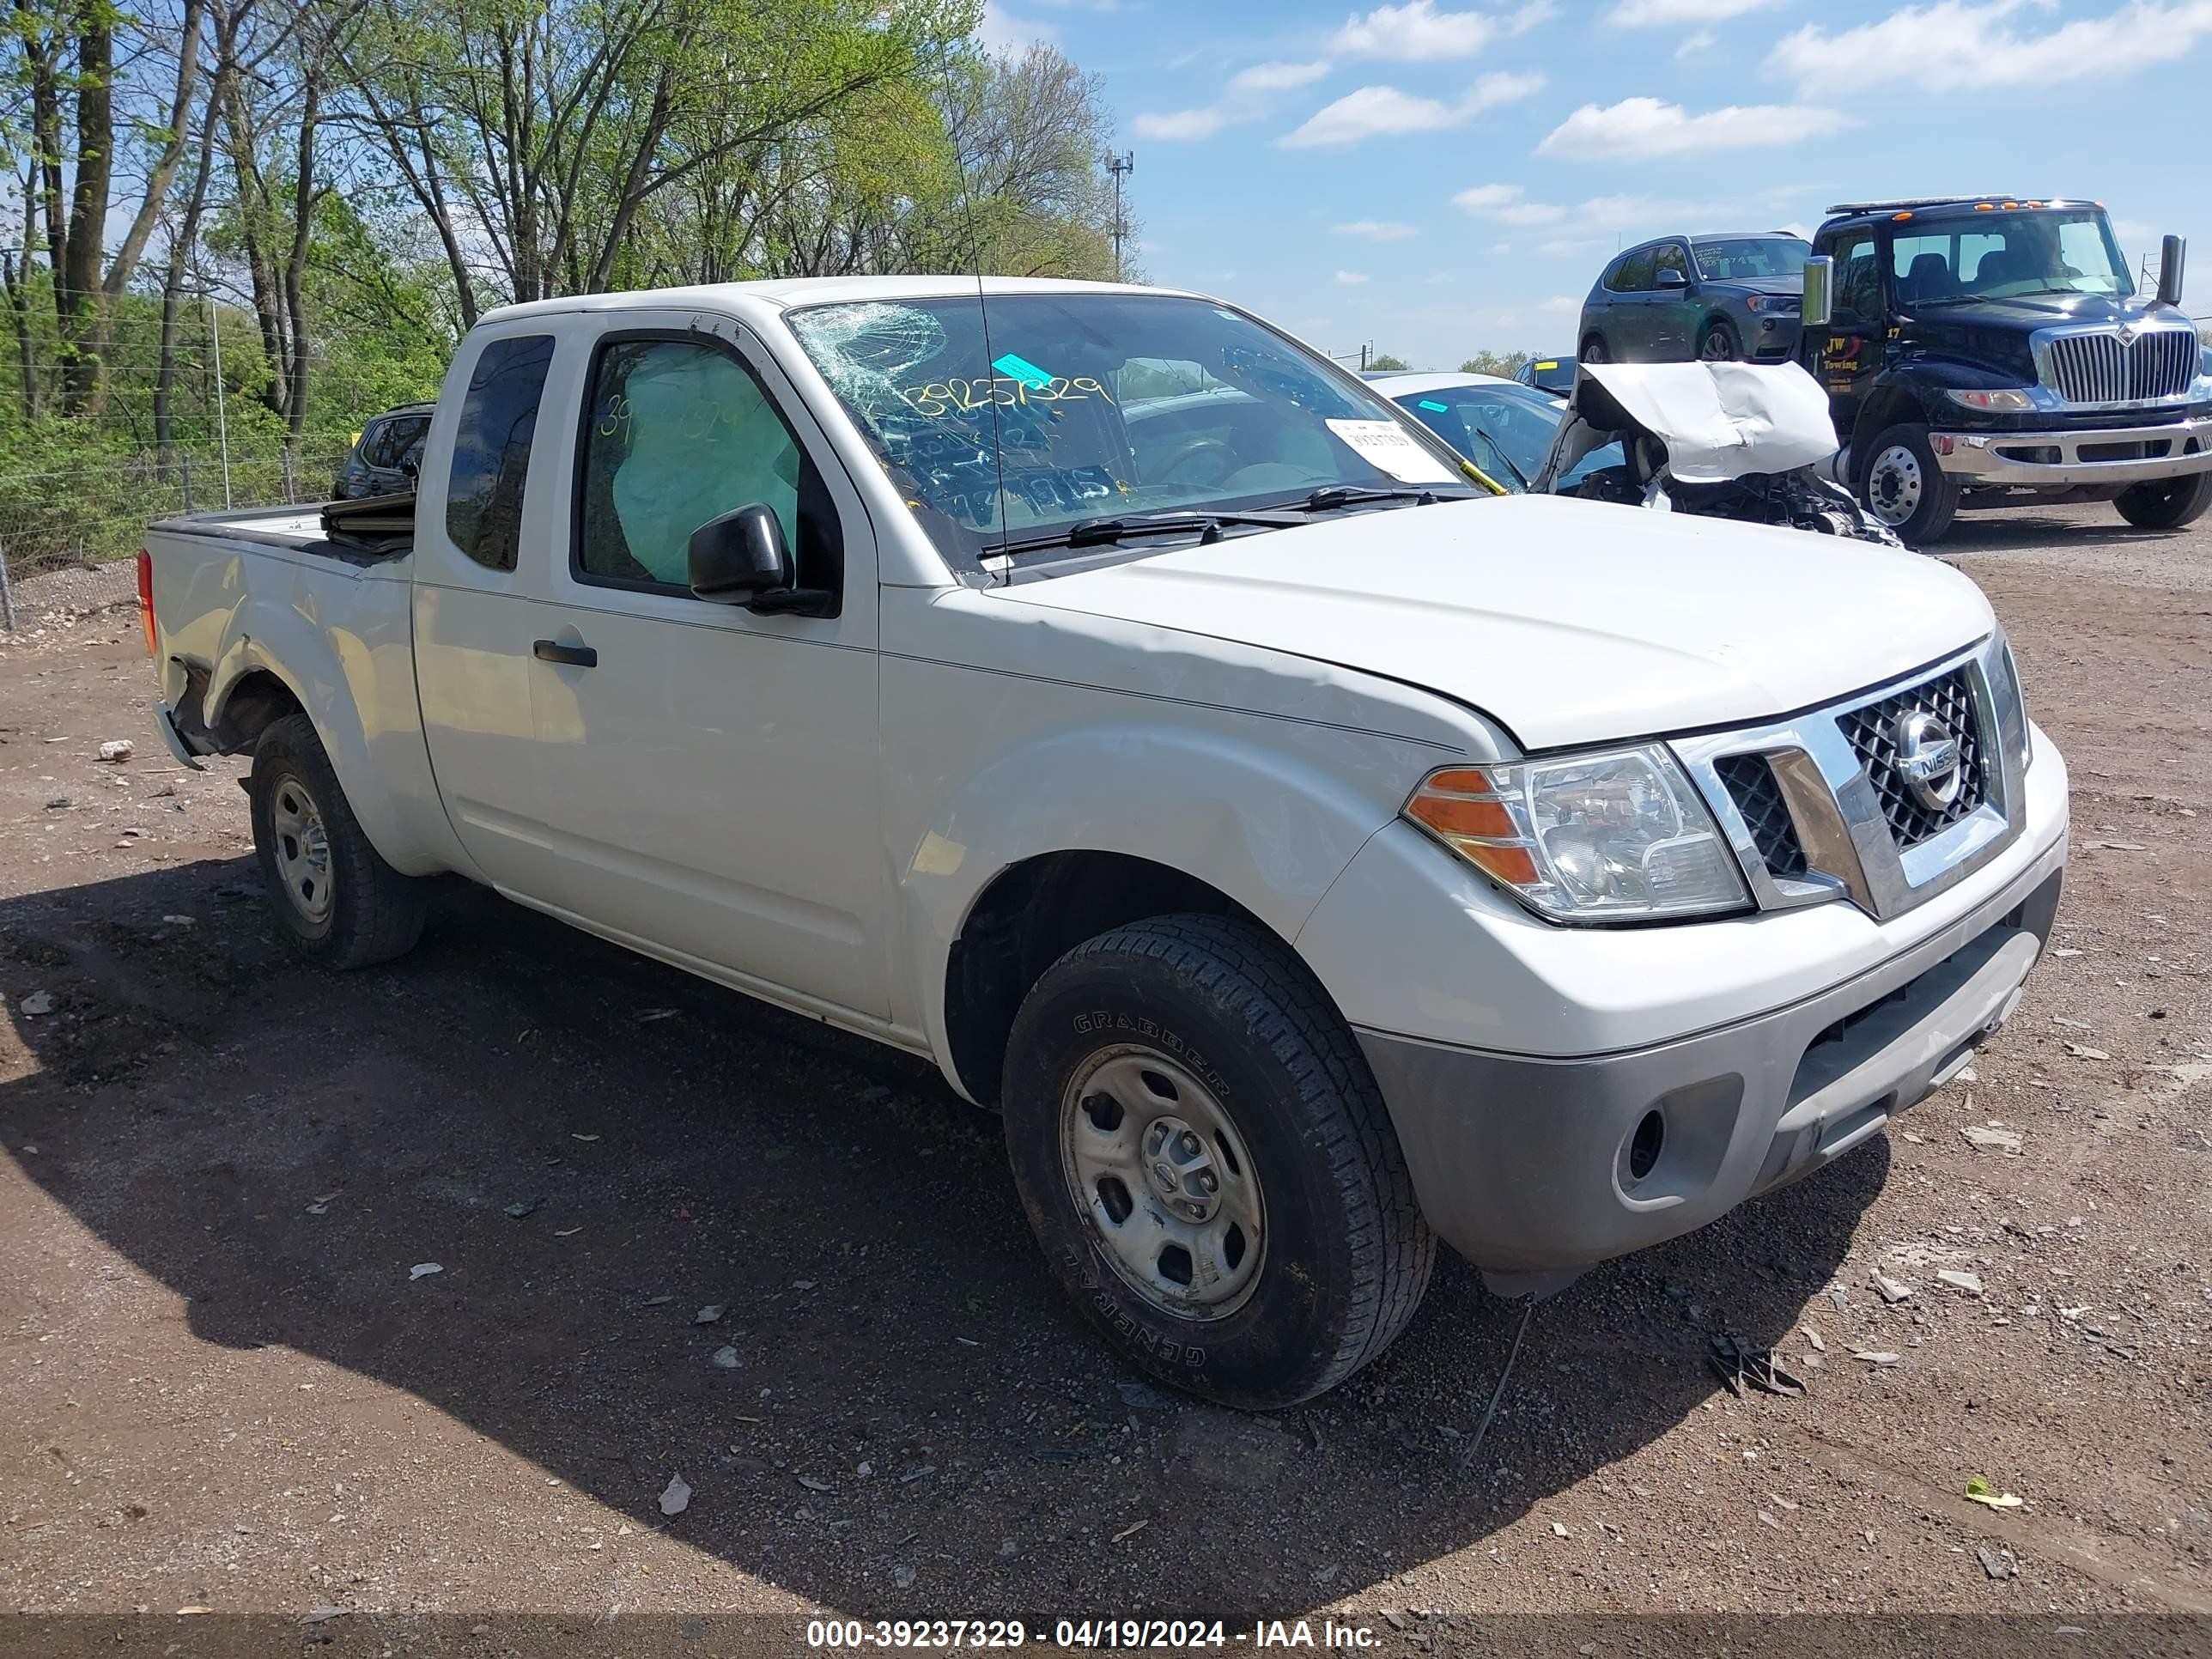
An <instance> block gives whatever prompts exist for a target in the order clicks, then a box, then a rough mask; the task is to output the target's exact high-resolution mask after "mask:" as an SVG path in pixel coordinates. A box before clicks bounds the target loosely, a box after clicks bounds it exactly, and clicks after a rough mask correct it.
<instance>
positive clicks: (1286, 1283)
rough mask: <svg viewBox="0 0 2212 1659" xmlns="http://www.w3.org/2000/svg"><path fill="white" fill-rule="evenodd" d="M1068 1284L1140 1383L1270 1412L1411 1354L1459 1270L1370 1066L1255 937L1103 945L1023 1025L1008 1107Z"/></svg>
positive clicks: (1044, 984)
mask: <svg viewBox="0 0 2212 1659" xmlns="http://www.w3.org/2000/svg"><path fill="white" fill-rule="evenodd" d="M1002 1098H1003V1102H1004V1108H1005V1117H1006V1149H1007V1152H1008V1155H1009V1157H1010V1158H1011V1159H1012V1164H1013V1173H1014V1184H1015V1187H1016V1188H1017V1190H1018V1192H1019V1194H1020V1195H1021V1200H1022V1207H1023V1209H1024V1211H1025V1212H1027V1214H1028V1217H1029V1221H1030V1227H1031V1229H1032V1230H1033V1231H1035V1232H1036V1237H1037V1242H1038V1243H1039V1244H1040V1245H1041V1246H1042V1248H1043V1249H1044V1252H1045V1256H1046V1259H1047V1261H1048V1262H1049V1264H1050V1266H1051V1268H1052V1272H1053V1274H1054V1277H1055V1278H1056V1279H1059V1280H1060V1284H1061V1285H1062V1286H1063V1288H1065V1289H1066V1291H1067V1292H1068V1293H1069V1294H1070V1295H1071V1296H1073V1297H1074V1298H1075V1300H1076V1301H1077V1303H1078V1304H1079V1305H1080V1306H1081V1307H1082V1309H1083V1310H1084V1312H1085V1314H1086V1315H1087V1316H1089V1317H1090V1318H1091V1321H1092V1322H1093V1323H1095V1324H1096V1325H1097V1327H1098V1328H1099V1329H1100V1330H1101V1332H1103V1334H1104V1335H1105V1337H1106V1339H1107V1340H1108V1341H1109V1342H1110V1343H1112V1344H1113V1345H1114V1346H1115V1347H1116V1348H1117V1349H1119V1350H1120V1351H1121V1352H1122V1353H1123V1354H1124V1355H1125V1356H1126V1357H1127V1358H1128V1359H1129V1360H1130V1361H1131V1362H1132V1363H1133V1364H1135V1365H1137V1366H1138V1367H1139V1369H1141V1370H1145V1371H1147V1372H1149V1373H1150V1374H1151V1375H1152V1376H1156V1377H1158V1378H1159V1379H1161V1380H1162V1381H1164V1382H1167V1383H1173V1384H1175V1385H1176V1386H1177V1387H1179V1388H1183V1389H1189V1390H1190V1391H1191V1392H1192V1393H1194V1394H1198V1395H1204V1396H1205V1397H1206V1398H1207V1399H1209V1400H1215V1401H1220V1402H1221V1403H1222V1404H1224V1405H1230V1406H1237V1407H1244V1408H1247V1409H1257V1410H1266V1409H1272V1408H1273V1407H1282V1406H1289V1405H1293V1404H1295V1403H1296V1402H1297V1401H1301V1400H1306V1399H1310V1398H1311V1397H1312V1396H1313V1395H1317V1394H1320V1393H1322V1391H1323V1390H1325V1389H1330V1388H1334V1386H1335V1385H1336V1384H1337V1383H1340V1382H1342V1381H1343V1380H1344V1379H1345V1378H1346V1377H1347V1376H1351V1375H1352V1372H1354V1371H1356V1370H1358V1369H1359V1368H1360V1367H1361V1366H1362V1365H1364V1364H1366V1363H1367V1362H1368V1361H1369V1360H1370V1359H1372V1358H1375V1356H1376V1355H1377V1354H1379V1353H1381V1352H1383V1349H1384V1348H1386V1347H1388V1346H1389V1345H1390V1343H1391V1342H1392V1340H1395V1338H1396V1336H1397V1335H1398V1334H1399V1332H1401V1330H1403V1329H1404V1328H1405V1326H1406V1323H1407V1321H1408V1320H1410V1319H1411V1318H1412V1317H1413V1310H1414V1309H1415V1308H1417V1307H1418V1306H1419V1304H1420V1299H1421V1293H1422V1291H1424V1290H1425V1288H1426V1286H1427V1284H1428V1279H1429V1273H1430V1269H1431V1266H1432V1265H1433V1263H1434V1261H1435V1258H1436V1240H1435V1235H1433V1234H1432V1233H1431V1232H1430V1231H1429V1229H1428V1226H1427V1224H1426V1223H1425V1222H1424V1221H1423V1220H1422V1218H1421V1214H1420V1210H1419V1205H1418V1204H1417V1203H1416V1201H1415V1200H1414V1197H1413V1182H1412V1180H1411V1178H1410V1177H1409V1176H1408V1175H1407V1171H1406V1164H1405V1158H1404V1156H1403V1154H1402V1153H1401V1152H1400V1150H1399V1146H1398V1139H1397V1135H1396V1133H1395V1132H1394V1131H1393V1129H1392V1127H1391V1125H1390V1119H1389V1112H1388V1110H1387V1109H1385V1108H1384V1106H1383V1100H1382V1097H1381V1095H1380V1093H1379V1091H1377V1090H1376V1086H1375V1079H1374V1077H1373V1074H1372V1073H1370V1071H1369V1069H1368V1066H1367V1060H1366V1057H1365V1056H1364V1054H1361V1052H1360V1050H1359V1045H1358V1042H1356V1041H1355V1040H1354V1038H1353V1036H1352V1032H1351V1030H1350V1029H1349V1028H1348V1027H1346V1024H1344V1022H1343V1019H1342V1018H1341V1017H1340V1015H1339V1014H1338V1013H1337V1012H1336V1011H1335V1010H1334V1008H1333V1007H1331V1006H1329V1004H1328V1000H1327V998H1326V996H1325V995H1324V994H1323V993H1322V989H1321V987H1320V986H1319V985H1317V984H1316V982H1315V981H1314V980H1313V977H1312V975H1310V974H1309V973H1308V972H1307V971H1306V969H1305V968H1304V964H1302V963H1300V962H1299V961H1298V960H1297V957H1294V956H1292V955H1291V953H1290V952H1289V951H1287V950H1285V948H1284V947H1283V946H1282V945H1280V944H1279V942H1277V941H1276V940H1275V939H1273V938H1271V937H1270V936H1268V935H1267V934H1266V933H1262V932H1261V931H1260V930H1259V929H1257V928H1256V927H1252V926H1250V925H1249V924H1247V923H1243V922H1239V921H1230V920H1228V919H1225V918H1223V917H1218V916H1196V915H1192V916H1168V917H1162V918H1158V919H1157V920H1154V921H1143V922H1138V923H1135V924H1133V925H1132V926H1130V927H1121V928H1116V929H1115V930H1114V931H1113V932H1111V933H1102V934H1100V935H1099V936H1098V937H1097V938H1096V939H1091V940H1090V941H1088V942H1087V943H1085V944H1083V945H1078V946H1077V947H1076V948H1075V949H1074V950H1073V951H1069V952H1068V954H1067V955H1066V956H1065V957H1061V958H1060V961H1058V962H1057V963H1054V964H1053V966H1052V967H1051V968H1050V969H1047V970H1046V972H1045V974H1044V976H1043V977H1042V979H1040V980H1039V981H1037V984H1036V988H1035V989H1033V990H1032V991H1031V992H1030V994H1029V997H1028V1000H1026V1001H1024V1003H1023V1005H1022V1010H1021V1013H1020V1016H1019V1017H1018V1019H1017V1020H1016V1021H1015V1024H1014V1030H1013V1036H1012V1042H1011V1044H1010V1046H1009V1048H1008V1051H1007V1056H1006V1080H1005V1088H1004V1090H1003V1093H1002Z"/></svg>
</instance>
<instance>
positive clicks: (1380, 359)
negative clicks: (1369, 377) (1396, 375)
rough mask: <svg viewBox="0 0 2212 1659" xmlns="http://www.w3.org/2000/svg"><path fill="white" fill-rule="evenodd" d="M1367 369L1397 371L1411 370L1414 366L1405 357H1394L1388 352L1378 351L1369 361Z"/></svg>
mask: <svg viewBox="0 0 2212 1659" xmlns="http://www.w3.org/2000/svg"><path fill="white" fill-rule="evenodd" d="M1367 367H1368V368H1382V369H1392V370H1395V369H1404V368H1412V367H1413V364H1411V363H1409V362H1407V361H1406V360H1405V359H1404V358H1403V357H1394V356H1391V355H1390V353H1389V352H1387V351H1378V352H1376V354H1375V355H1374V356H1371V357H1370V358H1369V359H1368V360H1367Z"/></svg>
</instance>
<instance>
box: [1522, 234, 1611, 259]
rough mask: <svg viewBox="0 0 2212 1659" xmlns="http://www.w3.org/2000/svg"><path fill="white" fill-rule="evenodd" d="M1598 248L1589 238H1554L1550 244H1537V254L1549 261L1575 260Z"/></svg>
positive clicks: (1596, 243)
mask: <svg viewBox="0 0 2212 1659" xmlns="http://www.w3.org/2000/svg"><path fill="white" fill-rule="evenodd" d="M1596 246H1599V244H1598V242H1597V241H1595V240H1594V239H1592V238H1590V237H1587V236H1554V237H1553V238H1552V240H1550V241H1548V242H1539V243H1537V244H1536V252H1539V253H1541V254H1542V255H1543V256H1544V257H1545V258H1547V259H1573V258H1580V257H1581V256H1582V255H1583V253H1585V252H1588V251H1589V249H1591V248H1594V247H1596Z"/></svg>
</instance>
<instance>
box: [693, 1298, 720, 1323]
mask: <svg viewBox="0 0 2212 1659" xmlns="http://www.w3.org/2000/svg"><path fill="white" fill-rule="evenodd" d="M691 1322H692V1323H693V1324H694V1325H719V1324H720V1323H721V1322H722V1304H720V1303H719V1302H709V1303H708V1304H707V1305H706V1306H705V1307H703V1308H702V1309H700V1310H699V1311H698V1312H697V1313H695V1314H693V1315H692V1316H691Z"/></svg>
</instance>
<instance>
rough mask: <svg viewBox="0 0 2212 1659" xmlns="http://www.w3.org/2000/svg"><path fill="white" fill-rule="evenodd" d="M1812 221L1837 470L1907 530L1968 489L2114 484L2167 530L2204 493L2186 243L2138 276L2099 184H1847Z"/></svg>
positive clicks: (1877, 510) (2028, 490) (2210, 398)
mask: <svg viewBox="0 0 2212 1659" xmlns="http://www.w3.org/2000/svg"><path fill="white" fill-rule="evenodd" d="M1828 211H1829V213H1830V215H1831V217H1830V218H1829V219H1828V220H1827V221H1826V222H1825V223H1824V224H1822V225H1821V227H1820V229H1819V231H1818V232H1817V233H1815V234H1814V239H1813V257H1812V258H1810V259H1808V261H1807V263H1806V273H1805V301H1804V307H1803V312H1802V315H1803V330H1802V337H1801V339H1800V342H1799V346H1798V351H1799V361H1800V362H1802V364H1803V365H1804V367H1805V368H1806V369H1807V370H1808V372H1810V373H1811V374H1813V375H1814V378H1815V379H1817V380H1819V381H1820V384H1821V385H1822V386H1825V387H1826V389H1827V392H1828V398H1829V403H1830V406H1831V409H1832V412H1833V414H1834V416H1835V422H1836V432H1837V435H1838V437H1839V438H1840V439H1841V440H1842V441H1843V444H1844V449H1843V452H1842V453H1841V455H1840V456H1839V457H1838V468H1839V482H1843V483H1848V484H1849V485H1850V487H1851V488H1852V489H1854V490H1855V491H1856V492H1857V495H1858V496H1859V499H1860V500H1861V501H1863V502H1864V503H1865V504H1866V506H1867V507H1868V508H1869V511H1871V512H1872V513H1874V514H1875V517H1877V518H1878V519H1880V520H1881V521H1882V522H1883V523H1884V524H1886V525H1887V526H1890V527H1891V528H1892V529H1893V530H1895V531H1896V532H1897V533H1898V534H1899V537H1901V538H1903V539H1904V540H1905V543H1906V544H1908V545H1911V546H1915V547H1920V546H1925V545H1927V544H1929V543H1931V542H1933V541H1935V540H1936V539H1937V538H1940V537H1941V536H1942V534H1943V532H1945V531H1946V530H1947V529H1948V528H1949V527H1950V524H1951V520H1952V515H1953V514H1954V513H1956V512H1957V511H1959V510H1960V508H1961V507H1969V508H1974V507H2015V506H2029V505H2050V504H2052V503H2056V502H2060V501H2111V502H2112V504H2113V505H2114V506H2115V507H2117V508H2118V511H2119V513H2120V516H2121V517H2122V518H2124V519H2125V520H2127V521H2128V522H2129V523H2130V524H2132V525H2136V526H2140V527H2142V528H2145V529H2156V530H2172V529H2177V528H2179V526H2183V525H2185V524H2188V523H2190V522H2191V521H2192V520H2196V519H2197V518H2198V517H2200V516H2201V515H2202V514H2203V513H2204V511H2205V510H2206V508H2207V507H2212V353H2208V351H2207V350H2206V349H2205V348H2203V346H2202V345H2201V344H2200V343H2199V341H2198V338H2197V328H2196V325H2195V324H2194V323H2192V322H2191V320H2190V319H2189V318H2188V317H2187V316H2186V315H2185V314H2184V313H2183V312H2182V311H2181V308H2180V301H2181V283H2182V267H2183V256H2184V253H2185V248H2184V246H2183V244H2182V242H2181V240H2180V239H2179V238H2178V237H2172V236H2169V237H2167V238H2166V240H2165V245H2164V247H2163V249H2162V252H2161V258H2160V264H2159V273H2158V285H2157V289H2156V291H2155V292H2154V293H2153V294H2148V295H2145V294H2142V293H2139V292H2137V290H2136V283H2135V280H2134V277H2133V276H2132V275H2131V273H2130V270H2129V269H2128V265H2127V262H2126V260H2125V259H2124V258H2123V257H2122V255H2121V252H2120V249H2119V245H2118V242H2117V241H2116V240H2114V238H2113V235H2112V226H2111V224H2110V223H2109V222H2107V221H2106V216H2105V210H2104V209H2103V207H2102V206H2101V205H2100V204H2097V203H2095V202H2075V201H2052V200H2048V199H2040V198H2038V199H2030V198H2028V197H2019V196H1962V197H1941V198H1929V199H1923V200H1916V201H1902V202H1850V203H1845V204H1841V205H1839V206H1837V207H1832V208H1831V209H1829V210H1828Z"/></svg>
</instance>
